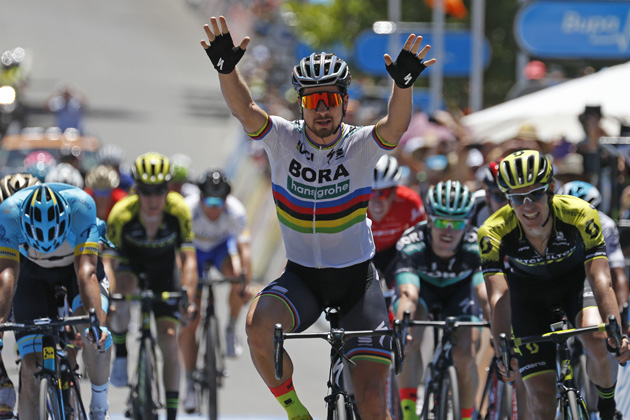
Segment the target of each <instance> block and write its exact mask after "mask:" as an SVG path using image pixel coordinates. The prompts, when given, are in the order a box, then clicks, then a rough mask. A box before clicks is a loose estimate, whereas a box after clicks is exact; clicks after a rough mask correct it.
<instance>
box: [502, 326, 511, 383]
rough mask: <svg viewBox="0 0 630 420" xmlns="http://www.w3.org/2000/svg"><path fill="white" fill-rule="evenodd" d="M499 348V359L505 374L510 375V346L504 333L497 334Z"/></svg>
mask: <svg viewBox="0 0 630 420" xmlns="http://www.w3.org/2000/svg"><path fill="white" fill-rule="evenodd" d="M499 349H500V351H501V361H502V362H503V366H505V371H506V376H507V377H508V378H509V377H510V370H511V369H510V346H509V345H508V339H507V336H506V335H505V333H501V334H499Z"/></svg>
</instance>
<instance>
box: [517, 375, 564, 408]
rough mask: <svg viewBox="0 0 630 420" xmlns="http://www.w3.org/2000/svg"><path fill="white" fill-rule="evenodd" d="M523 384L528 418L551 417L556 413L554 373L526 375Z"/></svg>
mask: <svg viewBox="0 0 630 420" xmlns="http://www.w3.org/2000/svg"><path fill="white" fill-rule="evenodd" d="M524 384H525V390H526V392H527V411H528V413H529V416H530V417H529V418H532V419H553V418H554V417H555V415H556V373H555V372H542V373H540V374H538V375H536V374H533V375H531V376H529V377H527V376H526V377H525V378H524ZM519 417H521V413H520V412H519Z"/></svg>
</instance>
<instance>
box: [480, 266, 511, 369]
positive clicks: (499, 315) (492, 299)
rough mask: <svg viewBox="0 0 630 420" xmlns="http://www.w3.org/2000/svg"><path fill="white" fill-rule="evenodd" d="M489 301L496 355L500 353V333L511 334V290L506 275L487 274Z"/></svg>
mask: <svg viewBox="0 0 630 420" xmlns="http://www.w3.org/2000/svg"><path fill="white" fill-rule="evenodd" d="M484 279H485V283H486V290H487V294H488V302H489V306H490V317H491V318H490V319H491V321H490V322H491V324H492V338H493V340H494V353H495V356H497V357H498V356H499V355H500V348H501V347H500V346H499V334H501V333H505V334H506V335H507V336H508V337H509V336H510V328H511V323H512V311H511V309H510V290H509V289H508V285H507V280H506V279H505V275H504V274H503V273H501V274H490V275H488V276H485V278H484Z"/></svg>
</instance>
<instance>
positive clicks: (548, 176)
mask: <svg viewBox="0 0 630 420" xmlns="http://www.w3.org/2000/svg"><path fill="white" fill-rule="evenodd" d="M552 181H553V166H551V162H550V161H549V159H548V158H547V156H545V155H544V154H543V153H541V152H539V151H537V150H519V151H518V152H514V153H512V154H509V155H507V156H506V157H505V158H504V159H503V160H502V161H501V163H499V173H498V176H497V184H498V185H499V188H500V189H501V191H503V192H504V193H505V192H508V191H510V190H515V189H517V188H523V187H528V186H530V185H534V184H543V185H547V184H550V183H551V182H552Z"/></svg>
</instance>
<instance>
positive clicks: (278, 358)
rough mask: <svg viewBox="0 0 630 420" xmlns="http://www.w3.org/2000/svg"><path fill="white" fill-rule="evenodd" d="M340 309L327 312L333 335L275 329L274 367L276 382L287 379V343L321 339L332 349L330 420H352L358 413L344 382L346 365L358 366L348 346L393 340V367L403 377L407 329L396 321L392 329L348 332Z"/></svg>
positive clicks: (329, 400)
mask: <svg viewBox="0 0 630 420" xmlns="http://www.w3.org/2000/svg"><path fill="white" fill-rule="evenodd" d="M338 314H339V310H338V308H329V309H327V310H326V319H328V320H329V322H330V324H331V328H330V331H328V332H322V333H306V332H303V333H283V332H282V325H281V324H276V326H275V329H274V337H273V340H274V364H275V374H276V379H278V380H280V379H281V378H282V376H283V373H284V372H283V360H284V340H288V339H300V338H321V339H324V340H326V341H327V342H328V343H329V344H330V345H331V351H330V370H329V373H328V390H329V391H328V395H327V396H326V397H325V398H324V401H325V402H326V408H327V413H328V415H327V419H328V420H341V419H344V420H352V419H354V410H353V406H352V401H351V399H350V396H349V395H348V392H347V390H346V387H345V384H344V381H343V368H344V362H345V363H350V364H354V363H353V362H352V361H351V360H349V359H348V358H347V357H346V356H345V354H344V351H343V346H344V343H345V341H346V340H347V339H349V338H354V337H374V336H391V337H392V349H393V363H394V370H395V372H396V374H398V373H400V370H401V369H402V364H403V328H402V322H401V321H400V320H397V319H396V320H394V325H393V328H392V329H384V330H366V331H345V330H344V329H343V328H338V321H339V320H338Z"/></svg>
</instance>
